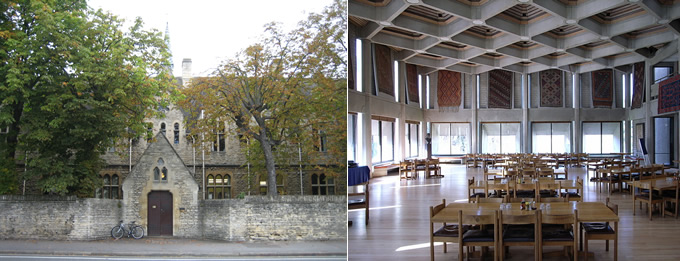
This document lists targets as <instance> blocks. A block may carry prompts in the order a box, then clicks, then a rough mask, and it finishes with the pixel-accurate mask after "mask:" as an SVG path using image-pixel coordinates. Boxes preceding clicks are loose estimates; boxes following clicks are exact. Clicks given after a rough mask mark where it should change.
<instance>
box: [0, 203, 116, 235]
mask: <svg viewBox="0 0 680 261" xmlns="http://www.w3.org/2000/svg"><path fill="white" fill-rule="evenodd" d="M120 207H121V201H120V200H116V199H95V198H87V199H75V198H63V197H53V196H51V197H23V196H8V195H5V196H0V209H2V215H0V238H3V239H60V240H67V239H68V240H78V239H102V238H108V237H110V236H111V228H113V226H115V225H116V224H118V221H120V220H121V213H122V211H121V208H120ZM126 222H127V220H126Z"/></svg>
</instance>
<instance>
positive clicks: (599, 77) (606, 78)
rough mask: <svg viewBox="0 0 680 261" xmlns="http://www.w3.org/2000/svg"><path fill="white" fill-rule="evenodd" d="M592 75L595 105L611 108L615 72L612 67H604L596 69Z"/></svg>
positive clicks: (595, 106) (596, 106)
mask: <svg viewBox="0 0 680 261" xmlns="http://www.w3.org/2000/svg"><path fill="white" fill-rule="evenodd" d="M591 75H592V76H591V77H592V78H593V80H592V82H593V107H594V108H611V107H612V89H613V86H614V72H613V71H612V70H611V69H603V70H599V71H594V72H592V74H591Z"/></svg>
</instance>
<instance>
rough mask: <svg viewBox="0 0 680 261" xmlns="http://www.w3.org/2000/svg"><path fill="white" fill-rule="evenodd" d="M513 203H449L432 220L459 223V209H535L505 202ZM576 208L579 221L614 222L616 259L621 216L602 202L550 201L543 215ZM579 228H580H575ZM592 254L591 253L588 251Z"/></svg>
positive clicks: (479, 211)
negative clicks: (521, 207) (502, 204)
mask: <svg viewBox="0 0 680 261" xmlns="http://www.w3.org/2000/svg"><path fill="white" fill-rule="evenodd" d="M505 204H506V205H507V204H511V205H512V207H511V208H510V209H502V210H501V209H500V205H501V203H451V204H448V205H447V206H446V207H445V208H444V209H443V210H442V211H440V212H439V213H437V214H436V215H434V216H433V217H432V222H436V223H443V222H445V223H449V224H452V223H457V222H458V211H459V210H462V211H463V213H464V214H468V215H469V214H475V213H477V214H490V213H493V211H496V210H500V211H501V212H502V213H503V214H504V215H522V214H527V213H532V212H533V211H535V210H520V204H521V203H505ZM574 210H578V217H577V218H578V222H579V223H582V222H611V223H613V224H614V226H613V228H614V232H615V234H616V240H614V260H616V259H617V256H618V253H617V252H618V231H619V229H618V223H619V216H618V215H616V214H615V213H614V212H613V211H612V210H611V209H609V208H608V207H607V205H605V204H604V203H602V202H576V201H571V202H554V203H550V209H543V210H541V211H542V215H555V214H558V215H559V214H569V213H573V211H574ZM575 229H578V228H575ZM586 254H590V253H586Z"/></svg>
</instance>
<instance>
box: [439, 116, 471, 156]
mask: <svg viewBox="0 0 680 261" xmlns="http://www.w3.org/2000/svg"><path fill="white" fill-rule="evenodd" d="M466 153H470V124H469V123H432V154H435V155H454V154H466Z"/></svg>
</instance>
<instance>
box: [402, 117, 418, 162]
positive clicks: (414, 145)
mask: <svg viewBox="0 0 680 261" xmlns="http://www.w3.org/2000/svg"><path fill="white" fill-rule="evenodd" d="M419 129H420V124H419V123H417V122H411V121H407V122H406V131H405V136H406V144H405V145H406V155H407V157H418V148H419V147H418V143H419V142H418V141H419V139H418V137H420V135H418V134H419V132H418V130H419Z"/></svg>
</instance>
